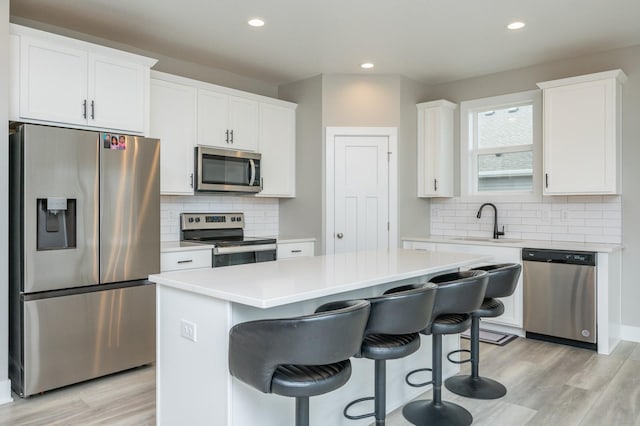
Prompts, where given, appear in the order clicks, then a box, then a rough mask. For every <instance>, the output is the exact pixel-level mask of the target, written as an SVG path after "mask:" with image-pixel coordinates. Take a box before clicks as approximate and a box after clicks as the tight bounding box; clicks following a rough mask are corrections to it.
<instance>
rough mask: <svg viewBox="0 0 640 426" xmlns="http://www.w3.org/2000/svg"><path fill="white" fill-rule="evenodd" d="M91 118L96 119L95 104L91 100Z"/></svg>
mask: <svg viewBox="0 0 640 426" xmlns="http://www.w3.org/2000/svg"><path fill="white" fill-rule="evenodd" d="M91 119H92V120H95V119H96V106H95V102H94V101H91Z"/></svg>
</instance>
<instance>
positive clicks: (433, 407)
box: [402, 334, 473, 426]
mask: <svg viewBox="0 0 640 426" xmlns="http://www.w3.org/2000/svg"><path fill="white" fill-rule="evenodd" d="M432 344H433V347H432V355H431V358H432V363H433V400H422V401H414V402H411V403H409V404H407V405H405V407H404V408H403V410H402V414H403V415H404V418H405V419H407V420H408V421H409V422H411V423H412V424H414V425H420V426H422V425H424V426H427V425H450V426H468V425H470V424H471V423H472V422H473V416H472V415H471V413H469V412H468V411H467V410H466V409H465V408H463V407H461V406H459V405H458V404H454V403H452V402H448V401H442V335H441V334H433V335H432Z"/></svg>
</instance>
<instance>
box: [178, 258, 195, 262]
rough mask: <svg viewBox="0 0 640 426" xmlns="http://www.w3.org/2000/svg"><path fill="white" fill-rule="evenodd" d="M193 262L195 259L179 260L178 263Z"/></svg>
mask: <svg viewBox="0 0 640 426" xmlns="http://www.w3.org/2000/svg"><path fill="white" fill-rule="evenodd" d="M191 262H193V259H189V260H178V263H191Z"/></svg>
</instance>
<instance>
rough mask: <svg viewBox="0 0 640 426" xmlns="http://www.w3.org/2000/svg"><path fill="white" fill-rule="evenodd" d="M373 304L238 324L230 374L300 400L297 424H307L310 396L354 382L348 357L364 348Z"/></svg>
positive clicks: (232, 341) (332, 307) (354, 303)
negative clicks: (350, 381)
mask: <svg viewBox="0 0 640 426" xmlns="http://www.w3.org/2000/svg"><path fill="white" fill-rule="evenodd" d="M370 306H371V304H370V303H369V302H368V301H366V300H351V301H344V302H333V303H331V304H327V305H323V306H321V307H320V308H318V310H317V312H316V313H314V314H311V315H305V316H300V317H295V318H282V319H268V320H258V321H249V322H245V323H240V324H236V325H235V326H233V328H232V329H231V330H230V331H229V372H230V373H231V375H232V376H233V377H235V378H236V379H238V380H240V381H242V382H244V383H245V384H247V385H249V386H251V387H253V388H254V389H257V390H259V391H260V392H263V393H275V394H277V395H282V396H289V397H295V399H296V412H295V424H296V426H308V425H309V397H311V396H315V395H320V394H324V393H327V392H330V391H332V390H335V389H337V388H339V387H340V386H342V385H344V384H345V383H346V382H347V380H349V377H350V376H351V361H349V358H350V357H352V356H353V355H355V354H356V353H358V351H359V350H360V344H361V343H362V339H363V337H364V329H365V326H366V325H367V321H368V319H369V310H370ZM212 380H215V378H212Z"/></svg>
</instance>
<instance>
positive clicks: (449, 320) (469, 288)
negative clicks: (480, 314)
mask: <svg viewBox="0 0 640 426" xmlns="http://www.w3.org/2000/svg"><path fill="white" fill-rule="evenodd" d="M488 280H489V276H488V274H487V273H486V272H484V271H461V272H454V273H450V274H444V275H439V276H437V277H434V278H431V279H430V280H429V282H431V283H434V284H437V285H438V291H437V292H436V301H435V306H434V308H433V316H434V318H435V319H434V320H433V322H432V324H431V326H430V327H427V328H425V329H424V330H422V331H421V333H422V334H426V335H429V334H430V335H431V336H432V347H431V352H432V353H431V361H432V368H421V369H418V370H414V371H412V372H410V373H409V374H407V376H406V378H405V380H406V382H407V384H409V385H411V386H415V387H419V386H426V385H429V384H432V385H433V399H432V400H420V401H414V402H411V403H409V404H407V405H405V406H404V408H403V409H402V414H403V415H404V418H405V419H407V420H408V421H409V422H411V423H412V424H414V425H464V426H467V425H470V424H471V423H472V422H473V416H472V415H471V413H469V412H468V411H467V410H466V409H465V408H463V407H461V406H459V405H457V404H454V403H452V402H447V401H443V400H442V335H443V334H458V333H462V332H463V331H465V330H466V329H468V328H469V327H470V326H471V315H470V313H471V312H473V311H475V310H477V309H478V308H479V307H480V305H481V304H482V299H483V298H484V293H485V290H486V289H487V283H488ZM420 371H431V372H432V380H431V381H429V382H425V383H413V382H411V381H410V380H409V378H410V376H411V375H412V374H414V373H417V372H420Z"/></svg>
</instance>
